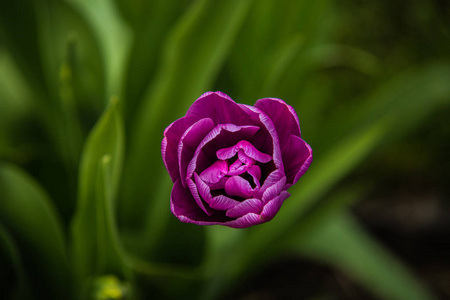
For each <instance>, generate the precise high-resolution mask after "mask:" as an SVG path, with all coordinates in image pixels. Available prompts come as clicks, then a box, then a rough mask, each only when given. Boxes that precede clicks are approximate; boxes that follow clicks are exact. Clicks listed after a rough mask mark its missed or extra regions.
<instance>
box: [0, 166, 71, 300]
mask: <svg viewBox="0 0 450 300" xmlns="http://www.w3.org/2000/svg"><path fill="white" fill-rule="evenodd" d="M0 190H1V191H2V192H1V193H0V223H2V224H3V225H4V226H5V227H6V229H7V230H8V231H9V232H10V233H11V235H12V236H13V237H14V239H15V240H17V242H18V246H19V248H20V251H21V253H22V257H23V258H24V264H25V267H26V269H27V271H29V274H28V275H29V278H30V280H31V282H32V284H33V289H34V291H35V292H37V291H41V290H42V291H43V295H47V296H48V297H49V298H53V299H61V298H65V297H64V295H67V293H68V291H67V290H64V288H61V287H67V286H68V279H69V276H70V273H69V272H68V265H67V257H66V245H65V241H64V236H63V233H62V226H61V223H60V220H59V218H58V216H57V213H56V211H55V209H54V207H53V206H52V204H51V202H50V200H49V198H48V196H47V194H46V193H45V192H44V190H43V189H42V188H41V187H40V186H39V184H38V183H37V182H35V181H34V180H33V179H32V178H31V177H30V176H29V175H27V174H26V173H25V172H24V171H22V170H21V169H19V168H18V167H16V166H13V165H11V164H8V163H2V162H0Z"/></svg>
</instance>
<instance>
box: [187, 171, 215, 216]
mask: <svg viewBox="0 0 450 300" xmlns="http://www.w3.org/2000/svg"><path fill="white" fill-rule="evenodd" d="M187 186H188V188H189V190H190V191H191V195H192V197H194V200H195V202H196V203H197V205H198V207H200V208H201V209H202V210H203V211H204V212H205V214H207V215H208V216H210V215H211V214H212V211H211V210H209V209H208V208H207V207H206V206H205V204H204V203H203V200H202V198H200V193H199V189H198V188H197V185H196V184H195V183H194V181H193V180H192V179H188V180H187Z"/></svg>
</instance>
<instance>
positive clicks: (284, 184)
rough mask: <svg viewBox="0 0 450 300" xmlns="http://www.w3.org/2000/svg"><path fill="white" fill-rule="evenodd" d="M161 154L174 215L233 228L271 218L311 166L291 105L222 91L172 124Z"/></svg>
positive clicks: (200, 101) (204, 98)
mask: <svg viewBox="0 0 450 300" xmlns="http://www.w3.org/2000/svg"><path fill="white" fill-rule="evenodd" d="M161 152H162V158H163V161H164V164H165V166H166V168H167V171H168V172H169V174H170V177H171V178H172V181H173V183H174V186H173V189H172V194H171V197H170V209H171V211H172V213H173V214H174V215H175V216H176V217H177V218H178V219H179V220H180V221H182V222H186V223H194V224H198V225H214V224H220V225H225V226H229V227H235V228H245V227H249V226H253V225H256V224H260V223H264V222H267V221H270V220H271V219H272V218H273V217H274V216H275V214H276V213H277V212H278V210H279V209H280V207H281V205H282V203H283V201H284V200H285V199H286V198H288V197H289V196H290V194H289V193H288V192H287V189H288V188H289V187H290V186H292V185H293V184H294V183H296V182H297V181H298V180H299V179H300V177H301V176H302V175H303V174H304V173H305V172H306V170H307V169H308V167H309V165H310V164H311V161H312V150H311V147H310V146H309V145H308V144H307V143H306V142H305V141H304V140H303V139H302V138H301V135H300V126H299V121H298V117H297V114H296V113H295V110H294V109H293V108H292V107H291V106H289V105H287V104H286V103H285V102H284V101H283V100H280V99H276V98H265V99H260V100H258V101H257V102H256V103H255V106H249V105H244V104H238V103H236V102H234V101H233V100H232V99H231V98H230V97H229V96H228V95H226V94H224V93H222V92H208V93H205V94H203V95H202V96H201V97H200V98H198V99H197V100H196V101H195V102H194V103H193V104H192V106H191V107H190V108H189V109H188V111H187V113H186V116H184V117H182V118H181V119H178V120H176V121H175V122H173V123H172V124H170V125H169V127H167V128H166V130H165V131H164V139H163V141H162V145H161Z"/></svg>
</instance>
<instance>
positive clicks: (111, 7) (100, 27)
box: [67, 0, 132, 95]
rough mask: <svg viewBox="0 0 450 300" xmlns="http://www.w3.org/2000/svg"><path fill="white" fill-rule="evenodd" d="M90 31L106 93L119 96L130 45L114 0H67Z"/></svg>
mask: <svg viewBox="0 0 450 300" xmlns="http://www.w3.org/2000/svg"><path fill="white" fill-rule="evenodd" d="M67 2H68V3H70V4H71V5H72V6H73V7H74V8H76V9H77V10H78V11H79V13H80V15H82V16H83V17H84V19H85V20H86V22H87V23H88V24H89V25H90V27H91V28H92V30H93V31H94V33H95V35H96V37H97V39H98V41H99V44H100V51H101V53H102V57H104V66H105V70H104V72H105V74H106V93H107V95H121V87H122V80H123V74H124V73H125V72H124V71H125V63H126V58H127V56H128V52H129V50H130V45H131V39H132V36H131V31H130V29H129V28H128V26H127V24H126V23H125V22H124V20H123V19H122V18H121V15H120V13H119V11H118V8H117V5H116V3H115V1H102V0H67Z"/></svg>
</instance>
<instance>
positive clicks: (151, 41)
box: [116, 0, 193, 124]
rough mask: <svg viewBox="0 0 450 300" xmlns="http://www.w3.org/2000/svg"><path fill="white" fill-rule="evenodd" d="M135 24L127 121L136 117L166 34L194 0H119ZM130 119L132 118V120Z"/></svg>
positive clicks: (127, 83)
mask: <svg viewBox="0 0 450 300" xmlns="http://www.w3.org/2000/svg"><path fill="white" fill-rule="evenodd" d="M116 2H117V3H118V4H117V5H118V6H119V8H120V9H121V11H122V14H123V15H124V16H126V18H127V20H128V23H129V24H131V26H132V27H133V43H132V46H131V50H130V55H129V61H128V66H127V69H126V70H125V76H126V77H125V79H124V82H123V83H124V85H125V86H124V95H123V98H124V99H126V103H124V106H125V112H124V115H125V121H126V124H127V123H128V120H133V119H134V114H135V112H136V108H138V107H139V104H140V103H141V101H142V98H143V96H144V94H145V91H146V88H147V86H148V85H149V83H151V82H152V80H154V78H155V75H156V74H155V71H156V69H157V64H158V63H159V61H160V58H161V54H162V48H163V44H164V41H165V38H166V36H167V34H168V33H169V32H170V30H171V29H172V27H173V26H174V24H175V22H176V21H177V20H178V18H179V17H180V16H182V14H183V13H184V12H185V11H186V10H187V9H188V8H189V5H192V2H193V1H192V0H182V1H167V0H150V1H141V0H134V1H133V0H132V1H130V0H116ZM130 123H131V122H130Z"/></svg>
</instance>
